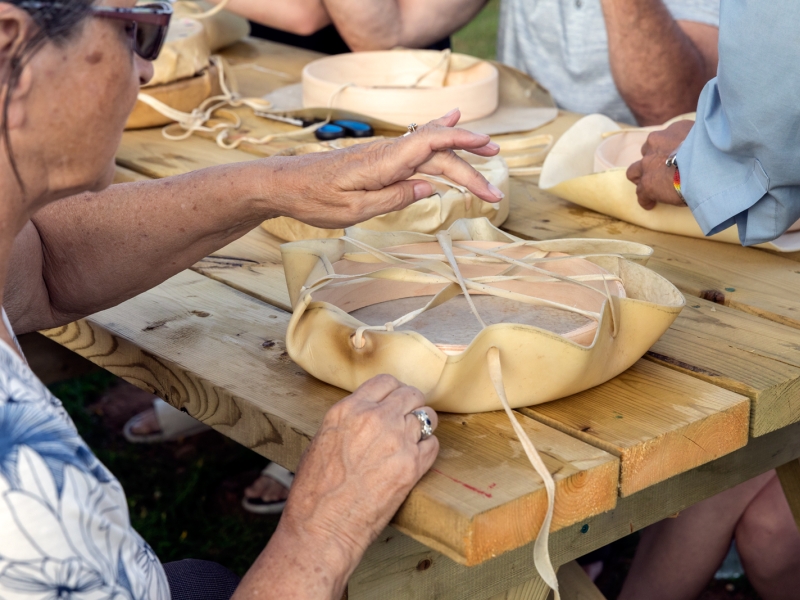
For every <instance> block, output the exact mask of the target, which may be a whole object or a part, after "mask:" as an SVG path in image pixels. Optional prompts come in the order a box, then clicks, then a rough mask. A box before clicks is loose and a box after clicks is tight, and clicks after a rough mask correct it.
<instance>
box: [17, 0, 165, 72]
mask: <svg viewBox="0 0 800 600" xmlns="http://www.w3.org/2000/svg"><path fill="white" fill-rule="evenodd" d="M19 6H20V8H32V9H42V8H50V7H59V6H60V5H59V4H51V3H47V2H22V3H21V4H19ZM90 10H91V11H92V15H93V16H95V17H100V18H103V19H115V20H117V21H128V22H129V23H133V51H134V52H136V54H138V55H139V56H141V57H142V58H143V59H145V60H155V59H156V58H157V57H158V53H159V52H161V47H162V46H163V45H164V39H165V38H166V37H167V29H168V27H169V20H170V18H171V17H172V5H171V4H169V3H168V2H153V3H151V4H138V5H136V6H132V7H130V8H118V7H114V6H92V7H91V8H90Z"/></svg>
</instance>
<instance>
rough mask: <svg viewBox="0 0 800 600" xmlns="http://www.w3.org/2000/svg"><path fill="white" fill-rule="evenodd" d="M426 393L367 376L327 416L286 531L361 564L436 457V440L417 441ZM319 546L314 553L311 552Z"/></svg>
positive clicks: (293, 498) (303, 465)
mask: <svg viewBox="0 0 800 600" xmlns="http://www.w3.org/2000/svg"><path fill="white" fill-rule="evenodd" d="M424 404H425V398H424V396H423V395H422V393H421V392H420V391H419V390H418V389H416V388H413V387H409V386H406V385H403V384H401V383H400V382H399V381H397V379H395V378H394V377H392V376H391V375H379V376H378V377H374V378H373V379H370V380H369V381H367V382H366V383H364V384H363V385H361V387H359V388H358V389H357V390H356V391H355V392H353V393H352V394H351V395H350V396H348V397H347V398H345V399H344V400H342V401H341V402H339V403H338V404H336V405H334V406H333V407H332V408H331V409H330V410H329V411H328V414H327V415H325V419H324V420H323V422H322V426H321V427H320V429H319V431H318V432H317V435H316V436H315V437H314V440H313V441H312V443H311V446H310V447H309V448H308V450H307V451H306V453H305V455H304V457H303V459H302V461H301V462H300V467H299V468H298V471H297V476H296V477H295V480H294V483H293V484H292V488H291V492H290V494H289V499H288V501H287V504H286V509H285V510H284V512H283V518H282V520H281V526H282V527H288V528H290V529H292V530H293V531H298V532H300V533H299V534H298V535H299V537H301V538H304V539H305V538H310V539H312V540H316V541H317V545H318V546H319V545H320V544H323V543H324V544H327V545H328V546H329V547H330V546H334V548H335V550H336V553H337V554H339V555H341V557H342V558H343V559H344V560H346V561H349V562H350V564H351V565H352V568H355V566H356V565H357V564H358V561H359V560H360V557H361V555H362V554H363V552H364V550H366V548H367V546H369V544H370V543H372V541H373V540H374V539H375V538H376V537H377V536H378V534H380V532H381V531H382V530H383V528H384V527H385V526H386V525H387V524H388V523H389V520H390V519H391V518H392V516H393V515H394V513H395V512H397V509H398V508H399V507H400V505H401V504H402V502H403V500H405V498H406V496H407V495H408V493H409V492H410V491H411V488H412V487H413V486H414V485H415V484H416V483H417V481H419V479H420V477H422V476H423V475H424V474H425V473H426V472H427V471H428V469H430V467H431V465H432V464H433V461H434V459H435V458H436V454H437V453H438V452H439V441H438V440H437V439H436V437H435V436H431V437H429V438H428V439H426V440H422V441H420V435H421V428H420V421H419V419H418V418H417V417H416V416H415V415H412V414H410V413H411V411H412V410H416V409H420V408H423V410H425V411H426V412H427V413H428V416H429V417H430V419H431V424H432V426H433V428H434V429H435V428H436V425H437V423H438V421H437V417H436V413H435V412H434V411H433V409H431V408H430V407H425V406H424ZM318 550H319V552H320V554H323V553H322V548H309V550H308V551H309V553H310V555H314V554H317V552H318Z"/></svg>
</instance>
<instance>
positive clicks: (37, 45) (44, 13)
mask: <svg viewBox="0 0 800 600" xmlns="http://www.w3.org/2000/svg"><path fill="white" fill-rule="evenodd" d="M3 2H5V3H6V4H11V5H13V6H17V7H18V8H21V9H22V10H24V11H26V12H27V13H28V14H30V16H31V18H32V19H33V21H34V22H35V23H36V26H37V30H36V32H35V33H34V34H33V35H32V36H31V37H30V39H28V40H27V42H26V43H25V44H24V45H23V46H22V47H21V48H20V49H19V50H18V51H17V53H16V54H14V55H13V56H11V58H10V59H9V64H8V75H7V76H6V80H5V81H4V82H3V84H2V85H3V87H4V88H5V90H4V91H5V99H4V101H3V123H2V128H3V132H2V133H3V141H4V143H5V146H6V152H8V158H9V161H10V163H11V168H12V170H13V171H14V177H15V178H16V180H17V183H19V186H20V188H21V189H22V191H23V192H24V191H25V185H24V184H23V182H22V178H21V177H20V174H19V170H18V169H17V163H16V161H15V160H14V152H13V151H12V150H11V141H10V139H9V134H8V125H7V123H8V105H9V103H10V102H11V92H13V90H14V88H16V87H17V83H19V78H20V75H21V74H22V70H23V68H24V67H25V65H26V64H27V62H28V61H29V60H30V59H31V57H32V56H33V55H34V54H36V52H38V51H39V50H40V49H41V48H42V46H44V45H45V44H46V43H47V42H53V43H56V44H63V43H65V42H67V41H68V40H69V39H70V37H71V36H72V35H73V34H74V33H75V32H76V31H77V29H78V28H79V27H80V25H81V24H82V23H83V21H84V19H85V18H86V17H87V16H88V15H89V14H90V12H91V7H92V4H94V0H56V1H52V0H3Z"/></svg>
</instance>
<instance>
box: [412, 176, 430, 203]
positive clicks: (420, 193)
mask: <svg viewBox="0 0 800 600" xmlns="http://www.w3.org/2000/svg"><path fill="white" fill-rule="evenodd" d="M432 194H433V186H432V185H431V184H430V183H429V182H427V181H417V182H415V183H414V200H422V199H423V198H427V197H428V196H430V195H432Z"/></svg>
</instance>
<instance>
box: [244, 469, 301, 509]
mask: <svg viewBox="0 0 800 600" xmlns="http://www.w3.org/2000/svg"><path fill="white" fill-rule="evenodd" d="M261 475H263V476H264V477H269V478H270V479H272V480H273V481H276V482H278V483H280V484H281V485H282V486H283V487H285V488H286V489H287V490H288V489H289V488H291V487H292V483H293V482H294V473H292V472H291V471H289V470H287V469H284V468H283V467H282V466H280V465H279V464H277V463H274V462H271V463H269V464H268V465H267V466H266V467H264V470H263V471H261ZM242 506H243V507H244V509H245V510H246V511H249V512H251V513H255V514H257V515H277V514H280V513H281V512H283V508H284V506H286V500H269V501H265V500H262V499H261V498H248V497H247V496H245V497H244V498H242Z"/></svg>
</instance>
